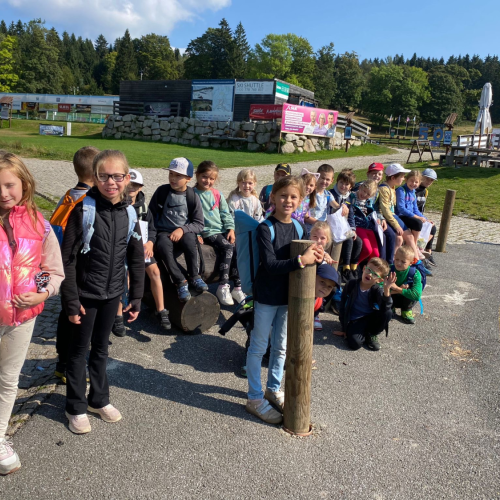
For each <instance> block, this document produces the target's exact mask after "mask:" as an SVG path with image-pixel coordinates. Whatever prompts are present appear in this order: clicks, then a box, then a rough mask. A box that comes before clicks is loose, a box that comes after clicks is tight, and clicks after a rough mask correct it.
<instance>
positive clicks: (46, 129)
mask: <svg viewBox="0 0 500 500" xmlns="http://www.w3.org/2000/svg"><path fill="white" fill-rule="evenodd" d="M39 131H40V135H59V136H63V135H64V127H62V126H59V125H40V129H39Z"/></svg>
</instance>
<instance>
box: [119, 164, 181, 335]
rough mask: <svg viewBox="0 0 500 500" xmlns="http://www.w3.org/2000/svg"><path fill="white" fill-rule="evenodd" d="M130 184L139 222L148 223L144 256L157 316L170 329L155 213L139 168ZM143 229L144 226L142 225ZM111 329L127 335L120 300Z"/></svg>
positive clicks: (163, 325) (130, 193)
mask: <svg viewBox="0 0 500 500" xmlns="http://www.w3.org/2000/svg"><path fill="white" fill-rule="evenodd" d="M129 173H130V184H129V185H128V186H127V194H128V196H129V197H130V204H131V205H132V206H133V207H134V208H135V212H136V214H137V219H138V220H139V222H146V223H147V226H148V227H147V237H148V241H147V243H145V244H144V256H145V258H146V274H147V275H148V276H149V280H150V283H151V292H152V294H153V298H154V300H155V304H156V316H157V318H158V320H159V323H160V326H161V328H163V329H164V330H170V328H171V327H172V325H171V323H170V319H169V317H168V311H167V309H165V303H164V301H163V286H162V282H161V276H160V269H159V268H158V264H157V263H156V260H155V258H154V257H153V240H154V238H155V236H156V228H155V225H154V221H153V214H152V213H151V212H150V211H149V210H148V205H147V204H146V197H145V196H144V193H143V192H142V188H143V187H144V180H143V178H142V174H141V173H140V172H139V171H138V170H134V169H130V172H129ZM141 231H142V227H141ZM111 331H112V332H113V333H114V334H115V335H116V336H117V337H124V336H125V332H126V331H125V323H124V322H123V304H122V303H121V302H120V304H119V306H118V313H117V315H116V317H115V323H114V325H113V328H112V329H111Z"/></svg>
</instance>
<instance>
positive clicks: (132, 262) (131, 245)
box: [127, 223, 145, 310]
mask: <svg viewBox="0 0 500 500" xmlns="http://www.w3.org/2000/svg"><path fill="white" fill-rule="evenodd" d="M134 231H136V232H137V233H138V234H139V232H140V227H139V223H137V224H136V225H135V229H134ZM127 263H128V270H129V275H130V285H129V289H130V302H133V301H140V300H141V299H142V296H143V295H144V276H145V267H144V248H143V245H142V238H141V239H140V240H138V239H137V238H130V240H129V242H128V246H127ZM136 310H137V309H136Z"/></svg>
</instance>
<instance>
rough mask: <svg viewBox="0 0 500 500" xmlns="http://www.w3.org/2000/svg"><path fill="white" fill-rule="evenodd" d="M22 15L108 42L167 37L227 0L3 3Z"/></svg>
mask: <svg viewBox="0 0 500 500" xmlns="http://www.w3.org/2000/svg"><path fill="white" fill-rule="evenodd" d="M1 3H6V4H9V5H10V6H11V8H13V9H15V10H16V11H18V12H19V14H21V15H22V17H24V18H27V17H29V18H30V19H35V18H37V17H40V18H42V19H44V20H45V21H46V26H48V27H51V26H55V27H56V28H57V29H59V30H60V31H68V32H69V33H72V32H74V33H75V35H76V36H80V35H81V36H83V37H88V38H91V39H93V40H95V38H96V37H97V36H98V35H99V34H101V33H102V34H103V35H104V36H105V37H106V39H107V40H108V41H109V42H113V41H114V40H115V39H116V38H118V37H121V36H123V33H124V32H125V30H126V29H127V28H128V29H129V31H130V34H131V35H132V37H133V38H134V37H139V36H141V35H145V34H147V33H156V34H158V35H168V34H169V33H170V32H171V31H172V29H173V28H174V26H175V25H176V24H177V23H179V22H181V21H194V20H196V19H201V15H202V13H203V12H204V11H207V10H212V11H217V10H220V9H222V8H224V7H228V6H229V5H230V4H231V0H45V1H43V2H40V1H39V0H4V1H3V2H2V1H0V4H1Z"/></svg>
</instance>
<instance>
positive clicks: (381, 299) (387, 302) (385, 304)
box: [376, 287, 393, 311]
mask: <svg viewBox="0 0 500 500" xmlns="http://www.w3.org/2000/svg"><path fill="white" fill-rule="evenodd" d="M376 293H377V296H376V301H377V304H378V306H379V308H380V310H381V311H388V310H389V309H390V308H391V307H392V303H393V301H392V296H391V295H389V297H386V296H385V295H384V289H383V288H380V287H378V288H377V289H376Z"/></svg>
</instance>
